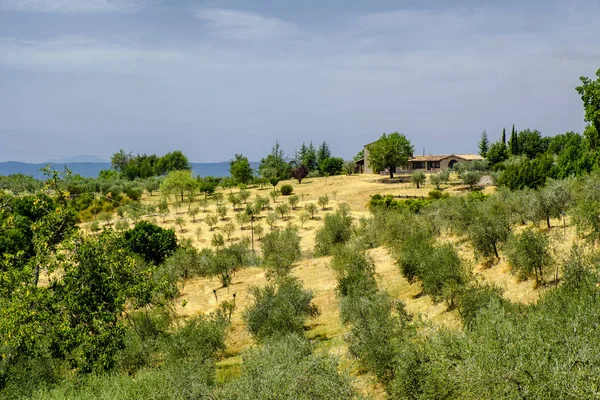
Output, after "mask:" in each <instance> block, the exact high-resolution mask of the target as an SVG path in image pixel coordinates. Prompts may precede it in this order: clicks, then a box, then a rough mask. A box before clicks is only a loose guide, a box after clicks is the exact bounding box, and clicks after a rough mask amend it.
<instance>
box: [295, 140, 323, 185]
mask: <svg viewBox="0 0 600 400" xmlns="http://www.w3.org/2000/svg"><path fill="white" fill-rule="evenodd" d="M296 164H297V165H304V166H306V169H307V170H308V172H307V174H308V173H309V172H312V171H317V169H318V167H319V164H318V163H317V150H316V149H315V147H314V146H313V144H312V142H310V144H309V145H308V146H307V145H306V144H305V143H302V146H301V147H300V150H298V151H297V152H296ZM296 179H298V178H296ZM298 183H300V182H298Z"/></svg>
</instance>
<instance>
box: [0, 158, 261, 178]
mask: <svg viewBox="0 0 600 400" xmlns="http://www.w3.org/2000/svg"><path fill="white" fill-rule="evenodd" d="M48 164H49V163H41V164H30V163H23V162H19V161H6V162H0V175H12V174H24V175H32V176H33V177H34V178H37V179H41V178H43V177H44V175H43V174H42V173H41V172H40V169H41V168H43V167H45V166H46V165H48ZM51 164H52V165H53V166H54V168H55V169H57V170H59V171H61V170H62V169H63V168H64V166H65V165H66V166H67V167H68V168H69V169H70V170H71V171H72V172H73V174H79V175H81V176H83V177H86V178H89V177H96V176H98V174H99V173H100V171H101V170H103V169H109V168H110V163H108V162H67V163H51ZM191 164H192V172H193V173H194V175H199V176H216V177H222V176H229V161H223V162H218V163H191ZM250 165H251V166H252V167H253V168H258V163H256V162H251V163H250Z"/></svg>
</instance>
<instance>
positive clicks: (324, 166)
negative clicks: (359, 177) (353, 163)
mask: <svg viewBox="0 0 600 400" xmlns="http://www.w3.org/2000/svg"><path fill="white" fill-rule="evenodd" d="M319 169H320V170H321V173H322V174H323V175H326V176H331V175H339V174H341V173H342V171H343V170H344V159H343V158H339V157H328V158H326V159H324V160H323V161H321V164H320V165H319Z"/></svg>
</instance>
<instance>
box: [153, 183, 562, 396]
mask: <svg viewBox="0 0 600 400" xmlns="http://www.w3.org/2000/svg"><path fill="white" fill-rule="evenodd" d="M379 179H380V178H379V177H378V176H376V175H355V176H335V177H328V178H313V179H306V180H304V181H303V182H302V184H298V183H297V182H296V181H286V182H281V183H280V184H279V185H284V184H291V185H292V186H293V188H294V192H293V194H295V195H298V196H299V197H300V198H301V201H300V204H299V206H298V209H297V210H292V211H291V212H290V214H289V217H287V218H286V220H281V219H280V220H279V221H277V222H276V224H275V226H274V228H275V229H277V228H282V227H284V226H286V225H288V224H294V225H297V226H300V225H301V222H300V220H299V215H300V214H301V208H302V207H303V206H304V205H306V204H307V203H317V201H318V199H319V198H320V197H322V196H325V195H326V196H328V197H329V199H330V200H329V204H328V205H327V206H326V210H322V209H321V207H319V209H320V210H319V212H318V213H317V215H316V218H315V219H314V220H309V221H307V222H306V223H305V224H304V225H303V227H302V228H301V229H300V230H299V235H300V237H301V246H302V251H303V256H302V259H301V260H300V261H299V262H297V263H296V266H295V268H294V270H293V275H294V276H296V277H297V278H298V279H299V280H300V281H301V282H302V283H303V285H304V286H305V287H306V288H308V289H310V290H311V291H312V292H313V293H314V295H315V297H314V304H316V305H317V306H318V307H319V309H320V311H321V314H320V315H319V317H318V318H316V319H314V320H310V321H309V324H308V326H309V330H308V331H307V336H308V337H312V338H315V339H317V340H318V342H319V344H318V346H317V348H319V349H322V351H327V352H329V353H331V354H335V355H340V356H342V359H343V363H342V365H343V368H345V369H347V370H349V371H350V372H351V373H352V374H353V375H354V376H355V377H357V378H359V380H358V382H359V384H360V385H361V387H362V389H361V390H362V391H363V392H364V393H366V394H369V395H374V396H375V397H379V396H383V395H382V391H381V388H380V387H379V386H378V384H376V383H375V380H374V378H373V377H372V376H371V375H369V374H366V373H364V371H363V372H361V371H360V369H359V368H358V367H357V364H356V361H355V360H352V359H350V358H348V357H346V356H345V354H346V351H347V347H346V344H345V342H344V339H343V338H344V334H345V332H346V328H345V327H344V326H343V325H342V324H341V321H340V318H339V303H338V298H337V296H336V293H335V287H336V279H335V275H334V273H333V271H332V270H331V269H330V268H329V262H330V259H331V258H330V257H314V255H313V249H314V246H315V233H316V232H317V231H318V229H319V228H320V227H321V226H322V225H323V217H324V216H325V215H326V214H327V213H330V212H332V211H334V210H335V209H336V208H337V206H338V205H339V204H342V203H345V204H348V205H350V207H351V210H352V216H353V217H354V220H355V223H356V222H357V221H358V220H359V219H360V218H363V217H368V216H369V215H370V212H369V211H368V207H367V204H368V201H369V199H370V197H371V196H372V195H374V194H377V193H380V194H392V195H395V196H415V197H427V194H428V193H429V192H430V191H431V190H432V189H434V188H433V187H432V186H431V185H430V184H425V185H424V186H423V187H421V188H420V189H416V188H415V187H414V186H413V185H412V184H410V183H400V184H389V183H382V182H380V181H379ZM443 189H444V192H445V193H448V194H449V195H452V196H461V195H464V194H465V193H466V191H465V189H466V188H465V187H464V186H462V185H460V184H459V182H458V181H456V180H454V181H452V182H451V183H450V184H449V185H445V186H444V187H443ZM249 190H250V192H251V197H250V199H249V200H248V202H250V201H251V200H252V199H253V198H254V197H256V196H257V195H262V196H266V195H267V193H269V190H268V189H266V188H265V189H259V188H251V189H249ZM493 190H494V188H493V187H485V188H484V192H493ZM237 191H238V189H232V190H229V189H228V190H221V192H222V193H223V194H224V195H225V196H224V197H225V199H227V195H228V194H229V193H232V192H233V193H235V192H237ZM201 197H202V196H199V198H201ZM160 198H161V197H160V196H159V195H156V194H155V195H154V196H148V195H147V194H146V195H144V198H143V203H154V204H157V203H158V202H159V200H160ZM334 198H335V200H334ZM283 202H287V199H286V197H284V196H282V197H279V198H277V199H276V203H271V205H272V207H275V206H276V205H277V204H281V203H283ZM221 204H224V205H225V206H226V207H227V209H228V211H227V215H226V217H225V218H224V219H221V220H220V221H219V222H218V225H217V227H216V228H215V230H214V231H211V230H210V227H209V226H208V225H207V224H206V221H205V217H206V215H208V214H213V213H215V212H216V208H217V206H216V204H214V203H211V205H209V206H208V207H207V209H206V211H204V212H200V213H199V215H198V216H197V217H196V221H195V222H193V220H192V217H190V216H189V215H188V214H187V208H188V206H187V205H186V204H185V203H184V204H182V205H180V206H179V207H180V208H179V209H178V210H174V204H173V203H170V206H171V211H170V212H169V214H168V215H166V216H158V215H157V216H155V217H152V218H151V219H152V220H153V221H154V222H156V223H157V224H158V225H160V226H163V227H166V228H172V229H174V230H175V231H176V232H177V235H178V236H179V238H180V239H187V240H190V242H191V243H192V244H193V245H194V246H196V247H198V248H206V247H211V237H212V235H213V233H218V232H220V231H221V229H222V227H223V225H224V224H226V223H228V222H229V221H235V215H236V214H237V212H234V210H233V208H232V207H231V205H230V204H228V202H227V200H223V202H222V203H221ZM178 218H182V219H183V220H184V223H183V225H182V226H179V225H176V219H178ZM264 219H265V218H264V214H263V215H262V216H260V217H259V218H258V219H257V222H255V224H259V225H263V227H264V230H265V232H269V231H270V229H269V227H268V226H267V225H266V224H265V221H264ZM236 226H237V224H236ZM198 229H200V230H201V233H200V236H198ZM569 232H570V234H571V235H572V232H571V230H570V231H569ZM243 237H248V238H250V237H251V231H250V229H249V226H247V227H245V228H244V229H240V228H239V226H237V227H236V230H235V232H234V233H233V235H232V236H231V242H236V241H238V240H240V239H241V238H243ZM439 241H440V242H451V243H453V245H454V246H456V248H457V249H458V250H459V253H460V256H461V257H462V259H463V261H464V262H465V263H466V265H469V268H470V269H471V270H472V272H473V273H474V274H475V277H476V280H479V281H480V282H488V283H493V284H495V285H497V286H498V287H500V288H502V289H503V290H504V295H505V296H506V298H508V299H509V300H511V301H514V302H520V303H530V302H534V301H536V300H537V298H538V296H539V293H540V292H539V290H536V289H535V288H534V283H533V281H531V280H526V281H519V280H518V279H517V278H516V277H515V276H514V275H513V274H511V273H510V268H509V266H508V264H507V262H506V260H505V259H504V258H503V259H501V260H500V262H498V263H496V264H495V265H493V266H492V267H491V268H490V267H489V266H488V265H484V264H482V263H480V262H478V261H476V259H475V255H474V252H473V248H472V247H471V246H470V244H469V243H467V242H464V241H458V242H457V241H456V238H454V237H452V236H446V235H444V236H443V237H440V238H439ZM255 247H256V249H257V252H259V254H260V241H259V240H258V238H257V237H255ZM369 255H370V256H371V257H372V259H373V261H374V263H375V266H376V279H377V281H378V283H379V286H380V288H381V289H383V290H385V291H387V292H388V293H390V294H391V295H392V296H393V297H394V298H396V299H399V300H402V301H403V302H404V303H405V304H406V309H407V311H408V312H409V313H410V314H412V315H413V316H414V318H416V319H417V320H419V319H421V320H422V321H424V323H426V324H428V326H430V327H431V328H433V329H438V328H442V327H443V328H448V329H452V330H455V329H459V328H460V327H461V322H460V318H459V316H458V314H457V311H456V310H453V311H448V309H447V306H446V304H445V303H443V302H437V303H436V302H434V301H433V300H432V298H430V297H429V296H427V295H420V292H421V290H422V289H421V287H420V284H418V283H415V284H410V283H409V282H408V281H407V280H406V279H405V278H403V277H402V275H401V274H400V271H399V269H398V267H397V266H396V265H395V262H394V260H393V259H392V258H391V257H390V254H389V252H388V250H387V249H386V248H384V247H380V248H376V249H372V250H370V251H369ZM266 283H267V279H266V277H265V273H264V270H263V269H261V268H259V267H250V268H245V269H242V270H241V271H239V272H237V273H236V274H235V276H234V279H233V282H232V284H231V285H230V286H229V287H228V288H223V287H221V283H220V282H219V280H218V279H217V278H216V277H213V278H192V279H188V280H186V281H185V282H184V283H182V287H181V294H180V298H179V299H178V301H177V303H176V309H177V313H178V314H179V315H181V316H186V317H189V316H193V315H197V314H205V313H209V312H212V311H214V310H215V309H216V306H217V305H218V303H219V302H221V301H223V300H226V299H231V298H232V296H233V294H234V293H235V294H236V305H237V308H236V311H235V313H234V314H233V320H232V326H231V327H230V329H229V331H228V338H227V350H226V354H227V357H226V358H225V359H223V360H221V361H220V362H219V376H220V379H224V380H229V379H231V378H232V377H235V376H237V374H239V367H240V363H241V358H240V356H239V355H240V353H241V352H242V351H243V350H244V349H247V348H249V347H251V346H252V345H253V343H254V342H253V339H252V337H251V336H250V335H249V333H248V331H247V330H246V329H245V326H244V323H243V321H242V314H243V312H244V310H245V308H246V306H247V304H248V303H249V297H248V295H249V293H248V290H249V288H250V287H251V286H263V285H265V284H266ZM213 290H215V291H216V296H217V297H215V293H213Z"/></svg>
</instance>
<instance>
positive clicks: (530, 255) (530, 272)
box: [506, 228, 552, 284]
mask: <svg viewBox="0 0 600 400" xmlns="http://www.w3.org/2000/svg"><path fill="white" fill-rule="evenodd" d="M548 244H549V240H548V237H547V236H546V235H544V234H543V233H542V232H539V231H537V230H534V229H532V228H528V229H525V230H524V231H523V232H522V233H520V234H518V235H515V236H512V237H511V238H510V240H509V241H508V242H507V243H506V255H507V257H508V262H509V263H510V265H511V267H512V268H513V270H514V272H515V273H516V274H517V275H518V277H519V278H520V279H527V278H529V277H531V276H535V282H536V284H539V283H540V282H541V281H543V279H544V271H545V269H546V268H547V267H549V266H550V265H551V264H552V257H551V256H550V252H549V248H548Z"/></svg>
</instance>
